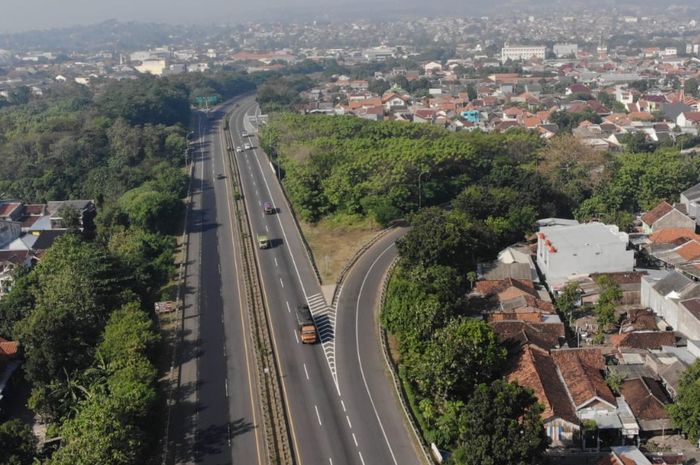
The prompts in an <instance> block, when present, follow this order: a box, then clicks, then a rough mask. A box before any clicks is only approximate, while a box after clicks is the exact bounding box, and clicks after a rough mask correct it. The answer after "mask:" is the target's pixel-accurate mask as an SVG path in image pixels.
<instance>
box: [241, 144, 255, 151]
mask: <svg viewBox="0 0 700 465" xmlns="http://www.w3.org/2000/svg"><path fill="white" fill-rule="evenodd" d="M252 148H253V146H252V145H250V144H245V145H244V146H243V150H250V149H252Z"/></svg>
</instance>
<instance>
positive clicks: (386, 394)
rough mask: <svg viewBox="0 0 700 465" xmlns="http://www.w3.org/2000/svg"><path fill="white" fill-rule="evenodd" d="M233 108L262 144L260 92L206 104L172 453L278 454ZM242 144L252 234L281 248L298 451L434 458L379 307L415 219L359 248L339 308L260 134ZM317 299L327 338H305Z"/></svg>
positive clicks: (285, 376) (250, 463)
mask: <svg viewBox="0 0 700 465" xmlns="http://www.w3.org/2000/svg"><path fill="white" fill-rule="evenodd" d="M229 111H230V112H231V113H230V115H231V116H230V120H229V128H230V131H231V135H232V138H233V140H234V144H235V145H236V146H244V144H246V143H250V144H252V145H253V146H256V145H257V140H256V139H255V138H254V137H245V138H243V137H242V136H241V134H242V133H244V132H250V130H252V129H253V128H252V127H251V124H250V122H249V121H247V117H248V115H252V114H254V113H255V112H256V111H258V110H257V105H256V104H255V101H254V99H253V98H252V97H245V98H239V99H234V100H233V101H231V102H228V103H227V104H225V105H223V106H222V107H221V108H219V109H217V110H215V111H213V112H212V114H211V115H210V118H207V117H206V116H205V115H204V114H201V113H200V114H198V115H197V125H198V128H197V130H196V131H195V144H194V147H195V150H194V154H193V163H194V164H195V166H194V176H193V179H192V184H191V190H192V203H191V205H190V208H189V210H188V219H187V227H188V230H189V233H190V234H189V243H188V246H187V247H188V266H187V268H186V291H185V294H184V296H183V301H184V310H183V312H184V318H183V327H182V343H181V346H180V349H179V353H178V360H177V367H178V368H179V371H180V386H179V389H178V396H177V399H176V404H175V407H174V408H173V410H172V415H171V418H170V425H169V437H170V438H171V440H170V443H169V448H168V454H167V455H168V457H167V463H169V464H170V463H175V464H188V465H189V464H195V463H202V464H211V465H224V464H245V465H263V464H266V461H267V450H266V444H265V435H264V431H263V429H264V428H263V425H262V413H261V409H260V402H261V400H260V396H259V392H258V379H257V375H256V366H255V348H254V346H253V342H252V338H251V331H250V327H251V323H250V321H249V319H248V313H247V307H246V305H247V302H246V299H245V289H244V276H242V268H241V264H240V263H241V262H240V261H241V257H240V256H239V252H238V248H237V247H236V244H237V241H239V240H240V238H239V237H238V236H237V234H238V233H237V228H234V227H233V225H234V223H233V220H234V217H233V215H234V213H233V208H232V199H233V195H234V193H233V190H232V185H231V181H230V173H228V172H227V161H226V157H227V156H228V155H227V153H226V151H227V146H226V143H225V142H224V138H223V135H222V132H221V125H222V124H223V121H224V120H223V118H224V115H225V113H226V112H229ZM232 148H234V147H232ZM233 153H235V156H236V157H237V163H238V166H239V170H240V175H241V180H242V186H241V194H242V195H243V198H244V201H245V203H246V208H247V210H248V214H249V218H250V222H251V226H252V234H254V235H255V234H265V235H267V236H268V237H269V238H270V239H271V242H272V247H271V248H269V249H265V250H260V249H258V250H256V252H257V257H258V263H259V265H260V275H261V281H262V284H263V288H264V289H263V296H264V299H265V301H266V305H267V307H268V312H269V315H270V321H271V325H272V328H271V329H272V338H273V344H274V347H275V351H276V354H277V360H278V363H279V371H280V374H281V377H282V387H283V395H284V396H285V400H286V408H287V414H288V418H289V420H290V425H289V429H290V432H291V436H292V442H293V444H292V447H293V448H294V453H295V458H296V462H297V464H298V465H320V464H329V465H334V464H335V465H371V464H376V465H392V464H393V465H420V464H425V463H426V461H425V460H424V456H423V454H422V452H421V451H420V450H418V449H416V448H415V447H414V443H415V441H414V437H413V433H412V431H411V430H410V429H409V428H408V427H407V425H406V421H405V418H404V416H403V412H402V410H401V407H400V404H399V403H398V400H397V399H396V395H395V392H394V387H393V384H392V381H391V378H390V374H389V373H388V372H387V370H386V368H385V364H384V361H383V358H382V357H383V355H382V352H381V345H380V342H379V337H378V334H377V324H376V314H375V313H374V310H375V309H376V303H377V299H378V297H379V291H380V286H381V278H382V276H383V275H384V273H385V271H386V269H387V267H388V266H389V265H390V263H391V261H392V260H393V258H394V257H395V254H396V251H395V247H393V245H392V244H393V241H394V240H395V239H396V237H398V236H399V235H400V234H402V233H403V231H400V230H397V231H393V232H391V233H389V234H388V235H387V236H385V237H383V238H382V239H381V240H380V241H378V242H377V244H375V245H374V246H373V247H372V248H370V250H369V251H367V252H366V253H365V254H364V255H363V256H362V257H361V258H360V260H359V261H358V262H357V264H356V265H355V266H354V267H353V269H352V271H351V272H350V274H349V275H348V276H347V279H346V282H345V283H344V285H343V288H342V291H341V292H340V296H339V299H338V307H337V309H336V308H331V307H329V306H328V305H327V304H326V301H325V299H324V298H323V295H322V293H321V287H320V284H319V282H318V280H317V277H316V274H315V272H314V270H313V267H312V265H311V262H310V259H309V257H308V255H307V253H306V249H305V248H304V245H303V242H302V238H301V237H300V235H299V232H298V229H297V227H296V224H295V222H294V218H293V217H292V215H291V212H289V211H288V209H287V207H286V202H285V200H284V194H283V192H282V189H281V186H280V184H279V182H278V180H277V178H276V173H275V171H274V169H273V167H272V166H271V165H270V163H269V161H268V159H267V156H266V155H265V154H264V153H263V152H262V151H261V150H260V149H259V148H254V149H252V150H245V151H242V152H240V153H239V152H233ZM265 202H270V203H271V204H272V205H273V206H274V207H275V209H276V213H275V214H272V215H266V214H265V213H264V211H263V204H264V203H265ZM304 303H306V304H308V305H309V307H310V308H311V310H312V313H313V315H314V319H315V320H316V323H317V326H318V329H319V333H320V335H321V340H322V343H319V344H316V345H304V344H301V342H300V341H299V336H298V332H297V330H296V320H295V315H294V309H295V307H296V306H297V305H299V304H304Z"/></svg>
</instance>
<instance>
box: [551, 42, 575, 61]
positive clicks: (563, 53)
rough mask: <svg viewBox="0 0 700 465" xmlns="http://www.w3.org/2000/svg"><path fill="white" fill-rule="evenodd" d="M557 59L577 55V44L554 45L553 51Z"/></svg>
mask: <svg viewBox="0 0 700 465" xmlns="http://www.w3.org/2000/svg"><path fill="white" fill-rule="evenodd" d="M552 51H553V52H554V54H555V55H556V56H557V58H565V57H570V56H574V57H575V56H576V55H578V45H577V44H554V47H553V50H552Z"/></svg>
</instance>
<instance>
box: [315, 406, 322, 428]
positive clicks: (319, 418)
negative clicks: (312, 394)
mask: <svg viewBox="0 0 700 465" xmlns="http://www.w3.org/2000/svg"><path fill="white" fill-rule="evenodd" d="M314 409H316V418H318V424H319V425H321V426H323V423H321V415H319V413H318V407H317V406H315V405H314Z"/></svg>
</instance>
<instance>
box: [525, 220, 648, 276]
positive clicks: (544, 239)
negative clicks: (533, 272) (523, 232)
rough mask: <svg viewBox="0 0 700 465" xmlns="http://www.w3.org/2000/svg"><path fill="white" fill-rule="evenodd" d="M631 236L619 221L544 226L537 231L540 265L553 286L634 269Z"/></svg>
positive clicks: (538, 260)
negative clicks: (601, 274)
mask: <svg viewBox="0 0 700 465" xmlns="http://www.w3.org/2000/svg"><path fill="white" fill-rule="evenodd" d="M628 242H629V238H628V235H627V233H624V232H621V231H620V228H618V227H617V226H615V225H606V224H603V223H597V222H593V223H586V224H579V225H572V226H551V227H542V228H540V232H539V233H538V234H537V265H538V266H539V268H540V271H541V272H542V274H544V276H545V278H546V279H547V283H548V284H549V286H550V288H552V289H558V288H559V287H560V286H561V285H563V284H565V283H566V282H567V281H568V280H570V279H572V278H577V277H583V276H588V275H589V274H591V273H612V272H622V271H632V270H633V269H634V251H633V250H628V249H627V243H628Z"/></svg>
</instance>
